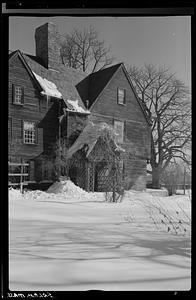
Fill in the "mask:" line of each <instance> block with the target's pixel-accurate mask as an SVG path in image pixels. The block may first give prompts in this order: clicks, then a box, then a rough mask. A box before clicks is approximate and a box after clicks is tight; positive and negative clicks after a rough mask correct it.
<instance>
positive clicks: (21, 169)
mask: <svg viewBox="0 0 196 300" xmlns="http://www.w3.org/2000/svg"><path fill="white" fill-rule="evenodd" d="M20 172H21V176H20V192H21V194H22V193H23V181H22V177H23V161H22V159H21V168H20Z"/></svg>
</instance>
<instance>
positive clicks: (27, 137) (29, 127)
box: [23, 121, 36, 144]
mask: <svg viewBox="0 0 196 300" xmlns="http://www.w3.org/2000/svg"><path fill="white" fill-rule="evenodd" d="M23 141H24V143H25V144H35V142H36V128H35V122H28V121H24V122H23Z"/></svg>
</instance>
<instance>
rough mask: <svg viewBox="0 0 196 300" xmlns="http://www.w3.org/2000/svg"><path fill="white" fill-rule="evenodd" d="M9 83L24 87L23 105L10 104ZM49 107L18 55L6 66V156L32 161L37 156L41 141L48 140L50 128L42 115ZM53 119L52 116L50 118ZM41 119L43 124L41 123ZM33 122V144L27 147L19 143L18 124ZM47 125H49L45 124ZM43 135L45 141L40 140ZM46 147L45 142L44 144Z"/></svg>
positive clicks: (11, 101)
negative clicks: (34, 124)
mask: <svg viewBox="0 0 196 300" xmlns="http://www.w3.org/2000/svg"><path fill="white" fill-rule="evenodd" d="M13 84H15V85H20V86H22V87H23V88H24V105H16V104H13V99H12V97H13V96H12V95H13ZM52 106H53V103H52V102H51V101H49V105H48V109H47V102H46V99H45V97H43V96H41V95H40V93H39V91H38V89H37V86H36V85H35V83H34V81H33V80H32V78H31V76H30V75H29V73H28V71H27V70H26V68H25V66H24V65H23V63H22V61H21V60H20V58H19V57H18V56H16V57H15V58H13V59H12V61H11V63H10V65H9V106H8V108H9V118H10V121H9V155H10V156H18V155H19V156H20V157H25V159H32V158H35V157H36V156H38V155H40V154H41V153H42V152H43V150H44V148H45V147H44V144H43V142H44V141H47V137H48V136H49V138H51V135H53V134H54V130H53V129H54V128H51V127H50V128H49V134H48V135H47V131H48V130H47V129H46V126H45V123H46V119H47V118H46V115H47V113H48V111H49V110H50V109H51V107H52ZM52 118H55V116H52ZM43 119H44V121H43ZM23 120H26V121H33V122H35V123H36V125H37V127H38V128H37V143H36V144H34V145H27V144H24V143H23V130H22V124H23V123H22V122H23ZM47 123H50V122H48V121H47ZM43 134H44V137H45V139H44V138H43ZM46 144H47V143H46Z"/></svg>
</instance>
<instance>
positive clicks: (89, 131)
mask: <svg viewBox="0 0 196 300" xmlns="http://www.w3.org/2000/svg"><path fill="white" fill-rule="evenodd" d="M106 133H107V134H110V136H111V142H112V143H113V145H114V151H119V152H124V149H122V148H121V147H120V146H119V145H117V144H116V143H115V141H114V134H115V133H114V131H113V128H111V127H110V126H109V125H108V124H106V123H104V122H101V123H98V124H94V123H93V122H89V123H88V124H87V125H86V126H85V127H84V129H83V131H82V132H81V133H80V135H79V136H78V138H77V139H76V141H75V142H74V144H73V145H72V146H71V147H70V148H69V150H68V152H67V158H70V157H71V156H72V155H73V154H74V153H76V152H77V151H78V150H80V149H82V148H83V147H84V146H88V149H87V152H86V157H88V156H89V154H90V153H91V151H92V150H93V149H94V147H95V145H96V143H97V142H98V140H99V138H100V137H101V136H103V135H104V134H106ZM112 136H113V138H112Z"/></svg>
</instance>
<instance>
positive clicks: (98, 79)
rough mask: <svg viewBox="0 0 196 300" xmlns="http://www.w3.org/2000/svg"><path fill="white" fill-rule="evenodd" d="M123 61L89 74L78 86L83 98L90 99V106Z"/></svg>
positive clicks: (84, 99)
mask: <svg viewBox="0 0 196 300" xmlns="http://www.w3.org/2000/svg"><path fill="white" fill-rule="evenodd" d="M121 64H122V63H119V64H116V65H113V66H111V67H108V68H106V69H103V70H100V71H97V72H95V73H92V74H90V75H88V76H87V77H86V78H85V79H84V80H82V81H81V82H80V83H79V84H78V85H77V86H76V87H77V89H78V92H79V93H80V95H81V98H82V100H83V101H84V102H85V101H86V100H88V101H89V107H91V105H92V104H93V103H94V101H95V100H96V99H97V97H98V96H99V94H100V93H101V92H102V90H103V89H104V88H105V86H106V85H107V83H108V82H109V81H110V79H111V78H112V76H113V75H114V73H115V72H116V71H117V70H118V68H119V67H120V66H121Z"/></svg>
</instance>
